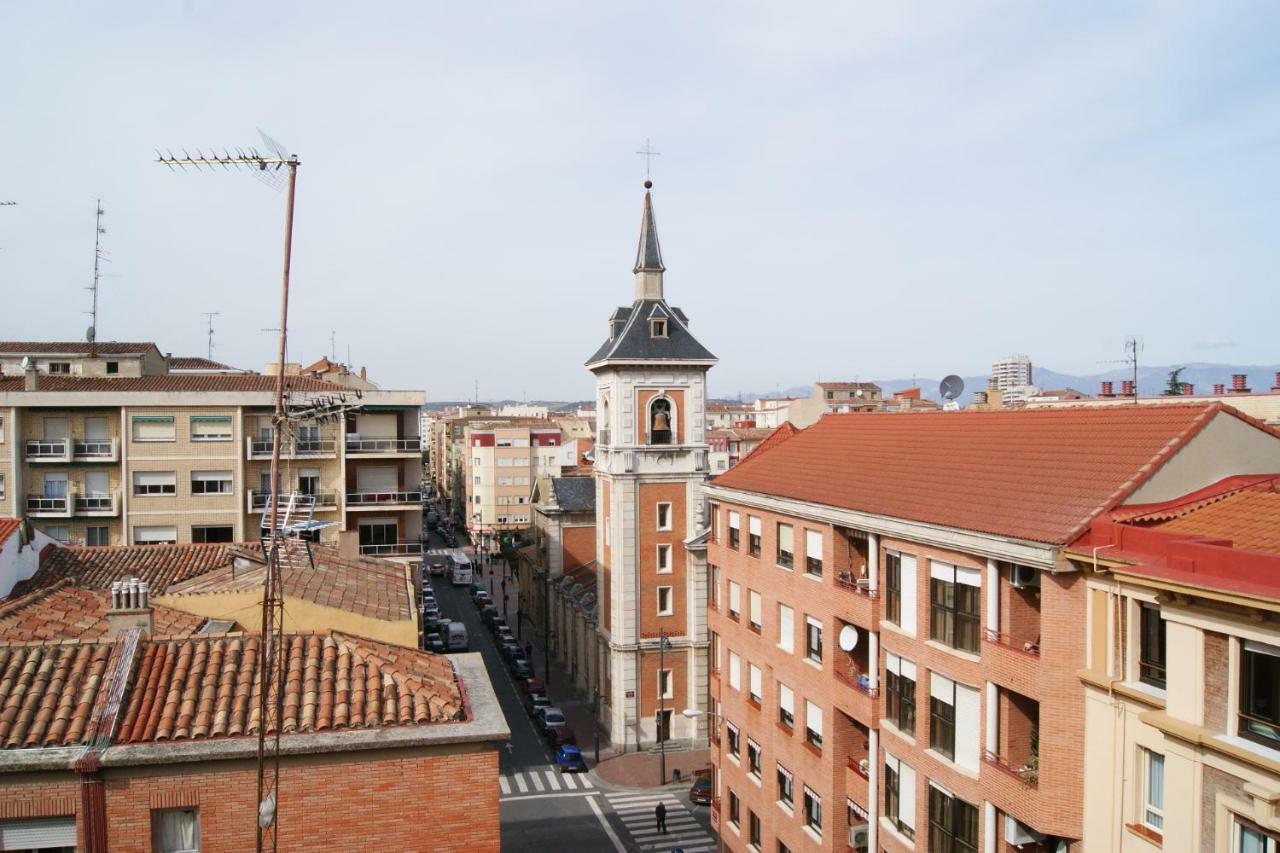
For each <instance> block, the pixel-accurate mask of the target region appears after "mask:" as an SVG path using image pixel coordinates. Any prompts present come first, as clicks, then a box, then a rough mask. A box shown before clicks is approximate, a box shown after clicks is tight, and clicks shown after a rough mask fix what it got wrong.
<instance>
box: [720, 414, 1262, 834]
mask: <svg viewBox="0 0 1280 853" xmlns="http://www.w3.org/2000/svg"><path fill="white" fill-rule="evenodd" d="M1276 471H1280V435H1277V434H1276V433H1274V432H1272V431H1270V430H1268V429H1266V428H1265V427H1263V426H1262V425H1260V424H1258V423H1257V422H1256V421H1253V420H1251V419H1249V418H1246V417H1244V416H1242V415H1240V414H1239V413H1237V412H1235V411H1234V410H1232V409H1230V408H1228V407H1224V406H1221V405H1209V406H1174V407H1137V406H1134V407H1128V408H1123V409H1121V408H1117V409H1108V410H1105V411H1101V410H1097V409H1060V410H1047V411H1021V412H1010V411H997V412H933V413H930V412H922V413H920V414H917V415H912V416H909V417H906V416H901V415H896V414H889V413H884V414H856V415H829V416H827V417H825V418H823V419H822V420H820V421H819V422H818V423H817V424H815V425H814V426H812V427H809V428H808V429H805V430H800V431H791V432H781V431H780V432H779V433H778V434H777V435H776V437H774V438H772V439H771V440H770V441H769V442H767V443H766V444H765V445H763V446H762V447H760V448H757V450H756V451H755V452H754V453H752V454H751V456H749V457H748V458H747V459H745V460H744V461H742V462H741V463H739V464H738V465H737V466H736V467H734V468H732V469H730V470H729V471H728V472H727V473H725V474H722V475H720V476H718V477H716V478H715V479H714V480H713V481H712V482H711V483H710V484H709V485H708V487H707V493H708V495H709V497H710V500H711V501H712V504H711V517H712V524H713V527H712V535H711V542H710V544H709V545H708V551H707V561H708V573H709V588H710V598H709V611H710V613H709V631H710V648H711V651H710V660H711V662H710V666H711V670H712V677H711V679H710V706H711V711H710V716H711V719H712V720H713V721H714V728H713V747H714V748H713V753H712V757H713V762H714V764H715V767H716V775H715V792H716V793H715V800H714V805H713V811H712V816H713V822H714V823H716V825H717V826H718V828H719V830H720V832H721V837H722V838H723V839H724V840H725V843H726V848H727V849H730V850H748V849H750V850H769V851H775V850H776V851H799V850H830V851H844V850H846V849H850V848H851V849H853V850H855V851H870V850H874V851H887V852H888V853H903V851H908V850H947V851H950V850H972V851H977V850H982V851H984V853H997V851H1001V852H1002V853H1003V851H1012V850H1023V851H1044V853H1067V852H1068V851H1071V853H1077V851H1082V850H1089V851H1102V850H1111V849H1113V848H1112V847H1111V846H1110V844H1109V842H1106V841H1099V840H1096V839H1093V838H1090V837H1089V836H1088V835H1087V833H1086V818H1085V799H1086V794H1085V785H1086V779H1087V778H1088V777H1086V772H1085V771H1086V766H1087V765H1086V757H1085V756H1086V741H1085V730H1086V700H1085V694H1084V688H1083V686H1082V685H1081V682H1080V676H1079V672H1080V671H1081V670H1082V669H1083V668H1084V667H1085V666H1086V663H1087V659H1086V658H1087V655H1086V644H1085V635H1084V631H1085V627H1084V626H1085V624H1086V616H1087V613H1088V609H1089V605H1088V595H1087V592H1086V590H1087V587H1088V585H1089V579H1088V578H1087V577H1086V574H1085V572H1083V571H1082V570H1081V568H1080V565H1079V564H1078V562H1073V560H1072V558H1071V554H1070V552H1069V551H1068V548H1069V546H1071V545H1072V543H1074V542H1076V540H1077V539H1078V538H1079V536H1080V535H1081V533H1082V531H1084V530H1086V529H1088V527H1089V525H1090V523H1091V522H1092V521H1093V520H1094V519H1096V518H1097V517H1099V515H1100V514H1102V513H1104V512H1107V511H1109V510H1111V509H1114V508H1123V507H1129V506H1132V505H1140V504H1147V503H1152V502H1156V501H1161V500H1166V499H1169V498H1171V497H1173V496H1178V495H1184V494H1187V493H1189V492H1192V491H1194V490H1196V489H1198V488H1202V487H1204V486H1207V485H1210V484H1212V483H1213V482H1216V481H1218V480H1220V479H1222V478H1224V477H1228V476H1232V475H1237V474H1245V473H1257V472H1276ZM1090 784H1091V782H1090ZM1182 849H1189V848H1182Z"/></svg>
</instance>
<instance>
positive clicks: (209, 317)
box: [204, 311, 222, 361]
mask: <svg viewBox="0 0 1280 853" xmlns="http://www.w3.org/2000/svg"><path fill="white" fill-rule="evenodd" d="M220 316H222V312H221V311H206V312H204V317H205V319H206V320H208V321H209V332H208V335H209V360H210V361H213V318H214V317H220Z"/></svg>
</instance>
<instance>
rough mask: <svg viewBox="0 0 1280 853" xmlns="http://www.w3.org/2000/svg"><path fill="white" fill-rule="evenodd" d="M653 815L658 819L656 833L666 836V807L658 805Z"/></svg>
mask: <svg viewBox="0 0 1280 853" xmlns="http://www.w3.org/2000/svg"><path fill="white" fill-rule="evenodd" d="M653 814H654V816H655V817H657V818H658V832H661V833H662V834H663V835H666V834H667V807H666V806H665V805H663V804H662V803H658V807H657V808H656V809H654V810H653Z"/></svg>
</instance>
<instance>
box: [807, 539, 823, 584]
mask: <svg viewBox="0 0 1280 853" xmlns="http://www.w3.org/2000/svg"><path fill="white" fill-rule="evenodd" d="M804 570H805V571H806V572H807V573H809V574H811V575H816V576H818V577H821V576H822V533H821V532H820V531H817V530H806V531H805V532H804Z"/></svg>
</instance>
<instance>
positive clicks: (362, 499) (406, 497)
mask: <svg viewBox="0 0 1280 853" xmlns="http://www.w3.org/2000/svg"><path fill="white" fill-rule="evenodd" d="M388 506H410V507H413V508H415V509H416V508H420V507H421V506H422V492H347V509H372V508H378V507H388Z"/></svg>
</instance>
